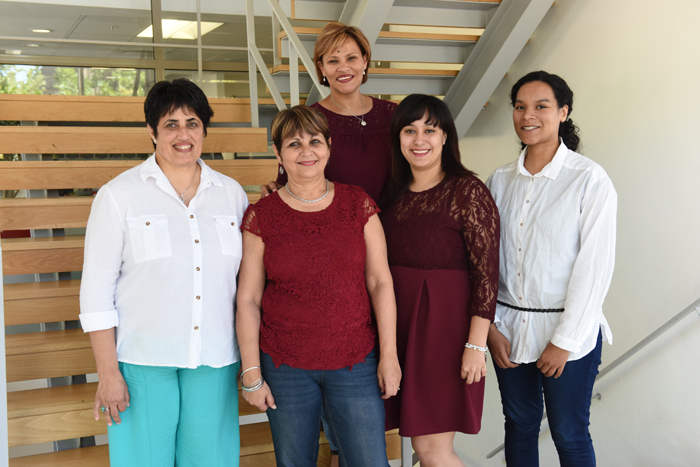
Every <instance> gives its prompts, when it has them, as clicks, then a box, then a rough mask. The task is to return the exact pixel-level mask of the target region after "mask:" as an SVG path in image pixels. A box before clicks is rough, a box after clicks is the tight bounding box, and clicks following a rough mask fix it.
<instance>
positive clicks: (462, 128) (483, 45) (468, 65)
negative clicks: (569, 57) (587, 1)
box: [445, 0, 553, 138]
mask: <svg viewBox="0 0 700 467" xmlns="http://www.w3.org/2000/svg"><path fill="white" fill-rule="evenodd" d="M552 3H553V2H552V0H503V3H502V4H501V5H500V6H499V7H498V9H497V10H496V13H495V14H494V16H493V19H492V20H491V22H490V23H489V25H488V26H487V27H486V30H485V31H484V34H483V35H482V36H481V39H479V41H478V42H477V43H476V45H475V46H474V50H473V51H472V53H471V54H469V57H468V58H467V61H466V62H464V66H463V67H462V70H461V71H460V72H459V74H458V75H457V77H456V78H455V81H454V83H453V84H452V86H450V89H449V90H448V91H447V94H445V103H446V104H447V105H448V107H449V108H450V112H451V113H452V116H453V117H454V119H455V125H456V126H457V134H458V135H459V137H460V138H463V137H464V135H465V134H466V133H467V130H469V127H470V126H471V125H472V123H473V122H474V120H476V117H477V116H478V115H479V112H480V111H481V109H483V107H484V105H485V104H486V102H487V101H488V100H489V98H490V97H491V94H493V92H494V90H495V89H496V87H497V86H498V83H500V82H501V79H502V78H503V76H504V75H505V74H506V73H507V72H508V69H509V68H510V66H511V65H512V64H513V62H514V61H515V59H516V57H517V56H518V54H519V53H520V51H521V50H522V49H523V47H524V46H525V44H526V43H527V41H528V40H529V39H530V36H532V33H533V32H535V29H536V28H537V26H538V25H539V24H540V21H541V20H542V18H544V15H545V14H546V13H547V11H549V8H550V7H551V6H552Z"/></svg>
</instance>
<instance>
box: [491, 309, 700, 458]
mask: <svg viewBox="0 0 700 467" xmlns="http://www.w3.org/2000/svg"><path fill="white" fill-rule="evenodd" d="M693 311H695V312H697V313H698V315H700V298H698V299H697V300H695V301H694V302H693V303H691V304H690V305H688V306H687V307H685V308H684V309H683V311H681V312H680V313H678V314H677V315H676V316H674V317H673V318H671V319H669V320H668V321H666V322H665V323H664V324H663V325H661V326H659V327H658V328H657V329H656V330H655V331H654V332H652V333H651V334H649V335H648V336H647V337H645V338H644V339H642V340H641V341H639V342H638V343H637V344H636V345H635V346H634V347H632V348H631V349H629V350H628V351H627V352H625V353H623V354H622V355H620V356H619V357H618V358H616V359H615V361H613V362H612V363H611V364H610V365H608V366H606V367H605V368H603V369H602V370H601V371H600V373H598V376H596V379H595V381H596V383H597V382H598V380H599V379H601V378H602V377H603V376H605V375H607V374H608V373H610V372H611V371H613V370H614V369H615V368H617V367H618V366H620V365H622V364H623V363H625V362H626V361H627V360H629V359H630V358H631V357H632V356H634V355H635V354H636V353H637V352H639V351H640V350H642V349H643V348H644V347H646V346H647V345H649V344H651V343H652V342H653V341H654V340H656V338H658V337H659V336H661V335H662V334H663V333H665V332H666V331H668V330H669V329H671V328H672V327H673V326H675V325H676V324H678V323H680V322H681V321H682V320H683V318H685V317H686V316H688V315H690V314H691V313H693ZM600 398H601V394H600V393H599V392H598V393H596V394H594V395H593V397H592V399H600ZM546 418H547V412H545V413H544V415H543V416H542V420H544V419H546ZM503 448H504V445H503V444H501V445H500V446H498V447H497V448H496V449H494V450H493V451H491V452H490V453H488V454H487V455H486V458H487V459H491V458H492V457H493V456H495V455H496V454H498V453H499V452H501V451H502V450H503Z"/></svg>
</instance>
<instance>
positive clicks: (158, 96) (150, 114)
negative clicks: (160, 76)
mask: <svg viewBox="0 0 700 467" xmlns="http://www.w3.org/2000/svg"><path fill="white" fill-rule="evenodd" d="M177 109H186V110H189V111H190V112H192V113H194V114H195V115H196V116H197V117H198V118H199V119H200V120H201V121H202V125H203V126H204V136H206V135H207V127H208V126H209V120H211V117H213V116H214V111H213V110H212V109H211V106H210V105H209V101H208V100H207V96H205V95H204V91H202V90H201V89H200V87H199V86H197V85H196V84H194V83H193V82H192V81H190V80H188V79H186V78H179V79H175V80H173V81H172V82H170V81H159V82H157V83H156V84H155V85H154V86H153V87H152V88H151V90H150V91H148V95H147V96H146V101H145V102H144V103H143V112H144V114H146V123H148V124H149V125H150V126H151V128H152V129H153V134H154V135H156V136H158V123H159V122H160V119H161V118H163V117H165V116H166V115H168V114H169V113H172V112H174V111H176V110H177ZM154 146H155V144H154Z"/></svg>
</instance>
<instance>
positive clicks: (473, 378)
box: [461, 348, 486, 384]
mask: <svg viewBox="0 0 700 467" xmlns="http://www.w3.org/2000/svg"><path fill="white" fill-rule="evenodd" d="M461 376H462V379H463V380H465V382H466V383H467V384H472V383H478V382H479V381H481V378H483V377H484V376H486V355H485V354H484V353H483V352H482V351H480V350H475V349H467V348H465V349H464V353H462V373H461Z"/></svg>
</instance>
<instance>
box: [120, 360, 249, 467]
mask: <svg viewBox="0 0 700 467" xmlns="http://www.w3.org/2000/svg"><path fill="white" fill-rule="evenodd" d="M239 368H240V362H237V363H234V364H232V365H228V366H225V367H223V368H211V367H208V366H200V367H198V368H196V369H188V368H173V367H157V366H145V365H132V364H129V363H121V362H120V363H119V369H120V370H121V372H122V375H124V380H125V381H126V384H127V386H128V387H129V396H130V406H129V407H128V408H127V409H126V411H124V412H122V413H121V419H122V422H121V424H120V425H117V424H112V426H111V427H109V428H108V436H109V461H110V465H111V467H161V466H162V467H173V466H174V465H177V467H238V460H239V456H240V436H239V431H238V385H237V382H236V375H237V374H238V370H239Z"/></svg>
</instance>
